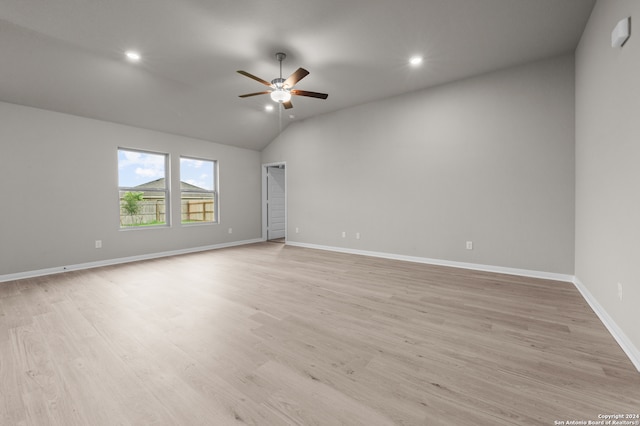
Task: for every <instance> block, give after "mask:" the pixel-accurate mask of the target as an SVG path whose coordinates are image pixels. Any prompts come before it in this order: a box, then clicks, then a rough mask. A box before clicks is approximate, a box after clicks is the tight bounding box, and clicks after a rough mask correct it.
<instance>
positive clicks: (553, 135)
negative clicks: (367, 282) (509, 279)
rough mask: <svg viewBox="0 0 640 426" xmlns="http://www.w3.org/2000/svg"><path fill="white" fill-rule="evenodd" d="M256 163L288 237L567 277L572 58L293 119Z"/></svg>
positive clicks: (571, 191) (571, 171) (571, 169)
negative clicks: (284, 183)
mask: <svg viewBox="0 0 640 426" xmlns="http://www.w3.org/2000/svg"><path fill="white" fill-rule="evenodd" d="M424 72H428V69H425V70H424ZM262 161H263V163H270V162H278V161H286V162H287V175H288V176H287V180H288V188H287V191H288V203H289V204H288V238H289V240H290V241H295V242H301V243H309V244H318V245H325V246H332V247H340V248H350V249H359V250H368V251H377V252H384V253H392V254H396V255H407V256H418V257H426V258H434V259H442V260H450V261H458V262H471V263H478V264H484V265H492V266H500V267H511V268H519V269H529V270H537V271H544V272H553V273H561V274H573V262H574V246H573V244H574V62H573V56H564V57H560V58H555V59H551V60H546V61H542V62H537V63H533V64H528V65H524V66H520V67H516V68H511V69H507V70H502V71H497V72H494V73H490V74H486V75H482V76H478V77H475V78H471V79H468V80H464V81H459V82H456V83H452V84H448V85H444V86H440V87H437V88H433V89H430V90H425V91H421V92H417V93H413V94H408V95H404V96H399V97H395V98H391V99H387V100H384V101H379V102H374V103H369V104H365V105H361V106H357V107H353V108H348V109H344V110H341V111H338V112H335V113H331V114H327V115H324V116H320V117H316V118H313V119H308V120H306V121H302V122H298V123H294V124H292V125H290V126H289V127H288V128H287V129H286V130H285V131H284V132H283V133H282V134H281V135H280V136H279V137H278V138H277V139H276V140H274V141H273V142H272V143H271V144H270V145H269V146H268V147H267V148H266V149H265V150H264V151H263V155H262ZM296 227H298V228H299V230H300V232H299V233H297V234H296V233H295V228H296ZM342 231H346V232H347V238H346V239H343V238H342V237H341V232H342ZM356 232H359V233H361V239H360V240H356V239H355V233H356ZM467 240H471V241H473V243H474V248H473V250H466V249H465V241H467Z"/></svg>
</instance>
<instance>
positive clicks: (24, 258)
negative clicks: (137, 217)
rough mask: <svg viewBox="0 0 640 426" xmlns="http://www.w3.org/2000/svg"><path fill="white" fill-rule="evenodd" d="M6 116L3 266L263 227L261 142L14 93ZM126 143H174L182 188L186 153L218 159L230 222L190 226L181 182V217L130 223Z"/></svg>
mask: <svg viewBox="0 0 640 426" xmlns="http://www.w3.org/2000/svg"><path fill="white" fill-rule="evenodd" d="M0 123H2V125H1V126H0V197H1V198H0V203H1V204H0V275H6V274H16V273H20V272H25V271H36V270H40V269H47V268H56V267H61V266H65V265H77V264H82V263H88V262H96V261H101V260H109V259H115V258H121V257H129V256H138V255H145V254H150V253H158V252H164V251H173V250H184V249H189V248H196V247H202V246H208V245H215V244H222V243H228V242H233V241H244V240H250V239H255V238H260V236H261V218H260V191H261V188H260V153H258V152H255V151H251V150H246V149H239V148H234V147H230V146H225V145H220V144H214V143H211V142H206V141H201V140H196V139H190V138H186V137H181V136H175V135H170V134H166V133H159V132H153V131H149V130H143V129H139V128H134V127H128V126H122V125H117V124H112V123H107V122H102V121H97V120H91V119H86V118H81V117H76V116H71V115H65V114H59V113H55V112H50V111H45V110H39V109H34V108H28V107H23V106H18V105H12V104H7V103H0ZM119 146H122V147H127V148H137V149H142V150H145V149H147V150H153V151H159V152H165V153H169V154H170V156H171V160H172V161H171V172H172V175H171V183H172V187H173V188H179V157H180V155H187V156H195V157H202V158H208V159H213V160H218V165H219V175H220V197H219V200H220V220H221V223H220V224H219V225H199V226H181V225H180V223H179V222H180V201H179V200H180V194H179V192H178V191H174V192H173V193H172V195H171V197H172V216H173V218H174V220H173V226H172V227H170V228H153V229H140V230H126V231H123V230H120V229H119V210H118V191H117V188H118V162H117V148H118V147H119ZM176 218H177V220H176ZM229 227H232V228H233V234H228V232H227V229H228V228H229ZM95 240H102V243H103V248H102V249H95V248H94V246H95Z"/></svg>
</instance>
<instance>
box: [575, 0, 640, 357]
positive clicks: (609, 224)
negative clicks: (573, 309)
mask: <svg viewBox="0 0 640 426" xmlns="http://www.w3.org/2000/svg"><path fill="white" fill-rule="evenodd" d="M627 16H632V35H631V38H630V39H629V40H628V41H627V44H626V45H625V46H624V47H623V48H621V49H613V48H612V47H611V44H610V43H611V31H612V30H613V28H614V26H615V25H616V23H617V22H618V21H619V20H620V19H622V18H625V17H627ZM638 22H640V2H638V1H637V0H624V1H623V0H606V1H598V2H597V3H596V5H595V7H594V9H593V12H592V14H591V18H590V20H589V23H588V24H587V27H586V29H585V32H584V34H583V36H582V39H581V41H580V44H579V46H578V49H577V51H576V261H575V264H576V277H577V278H578V279H579V280H580V281H581V282H582V283H583V284H584V286H585V287H586V288H587V289H588V290H589V292H590V293H591V294H592V295H593V297H594V298H595V299H596V300H597V301H598V303H599V304H600V305H601V306H602V307H603V308H604V309H605V310H606V311H607V313H608V314H609V315H610V316H611V318H612V319H613V320H614V321H615V322H616V324H617V325H618V326H619V327H620V328H621V329H622V330H623V332H624V333H625V334H626V335H627V337H628V338H629V339H630V340H631V341H632V343H633V344H634V345H635V347H636V348H640V309H639V307H640V248H639V246H638V241H640V34H638V31H637V30H638V28H639V27H638ZM617 283H621V284H622V285H623V300H622V301H620V300H619V298H618V289H617Z"/></svg>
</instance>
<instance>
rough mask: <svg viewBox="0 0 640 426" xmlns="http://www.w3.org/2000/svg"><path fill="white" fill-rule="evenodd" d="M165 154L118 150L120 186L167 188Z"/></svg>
mask: <svg viewBox="0 0 640 426" xmlns="http://www.w3.org/2000/svg"><path fill="white" fill-rule="evenodd" d="M165 159H166V156H165V155H164V154H153V153H149V152H140V151H127V150H124V149H119V150H118V186H119V187H121V188H123V187H124V188H134V187H138V186H140V185H145V186H146V187H147V188H154V189H155V188H161V189H165V188H166V182H165V177H166V175H165V163H166V161H165Z"/></svg>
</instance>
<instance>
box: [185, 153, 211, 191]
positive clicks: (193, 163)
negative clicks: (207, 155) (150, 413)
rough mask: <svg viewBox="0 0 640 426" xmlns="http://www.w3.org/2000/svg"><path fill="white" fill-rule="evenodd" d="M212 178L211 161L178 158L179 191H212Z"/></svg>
mask: <svg viewBox="0 0 640 426" xmlns="http://www.w3.org/2000/svg"><path fill="white" fill-rule="evenodd" d="M213 176H214V174H213V161H207V160H196V159H193V158H185V157H182V158H180V189H182V190H188V189H193V190H195V191H199V190H203V189H204V190H206V191H213V190H214V189H215V188H214V186H213ZM184 184H188V185H184ZM189 185H190V186H191V187H192V188H189Z"/></svg>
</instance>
